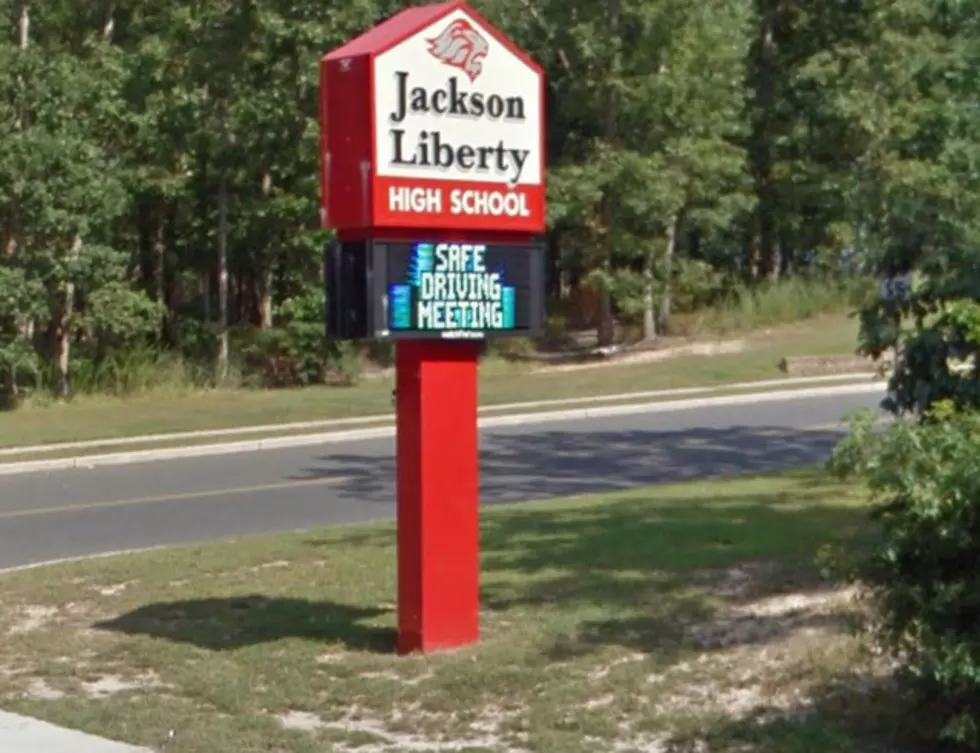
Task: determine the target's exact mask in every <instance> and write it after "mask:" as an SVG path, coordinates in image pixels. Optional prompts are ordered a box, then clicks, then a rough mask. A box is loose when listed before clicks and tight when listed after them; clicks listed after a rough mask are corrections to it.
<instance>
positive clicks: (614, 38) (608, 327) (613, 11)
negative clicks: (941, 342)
mask: <svg viewBox="0 0 980 753" xmlns="http://www.w3.org/2000/svg"><path fill="white" fill-rule="evenodd" d="M621 11H622V8H621V6H620V0H606V12H607V13H608V14H609V27H608V30H609V39H610V40H611V43H612V44H613V45H614V46H615V47H618V46H619V42H618V41H619V28H620V14H621ZM610 74H611V75H612V76H617V75H618V74H619V71H618V63H617V62H615V61H614V62H613V70H612V71H610ZM608 92H609V98H608V102H607V105H606V118H605V127H604V132H605V133H604V136H605V139H606V142H607V144H608V145H609V147H610V148H612V147H613V145H614V144H615V143H616V140H617V137H618V135H619V122H618V117H617V115H618V113H617V102H616V88H615V87H613V86H610V87H608ZM602 215H603V217H602V222H603V229H604V230H605V233H606V237H605V244H606V248H605V259H604V260H603V264H602V266H603V269H604V270H605V271H606V273H607V274H608V273H610V272H611V271H612V256H613V248H612V246H613V233H612V226H613V223H614V222H615V219H614V217H613V208H612V205H611V204H610V202H609V201H608V200H607V199H603V202H602ZM615 335H616V324H615V322H614V321H613V313H612V294H611V292H610V291H609V289H608V288H607V287H606V286H603V288H602V290H600V291H599V327H598V330H597V331H596V339H597V341H598V345H599V346H600V347H602V346H606V345H612V343H613V340H614V338H615Z"/></svg>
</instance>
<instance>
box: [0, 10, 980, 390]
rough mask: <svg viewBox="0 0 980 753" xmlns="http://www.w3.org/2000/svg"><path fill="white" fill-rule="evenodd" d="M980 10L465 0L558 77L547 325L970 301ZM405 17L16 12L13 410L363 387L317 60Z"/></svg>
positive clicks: (706, 324) (373, 351) (715, 320)
mask: <svg viewBox="0 0 980 753" xmlns="http://www.w3.org/2000/svg"><path fill="white" fill-rule="evenodd" d="M978 2H980V0H966V2H960V3H958V4H956V5H955V6H949V5H948V4H947V5H938V6H934V5H933V4H929V3H926V2H925V0H873V1H872V2H869V3H844V4H841V3H830V4H827V3H825V4H814V3H805V2H802V0H780V1H779V2H776V0H735V1H734V2H733V1H732V0H705V2H699V3H691V2H688V1H687V0H607V2H605V3H598V4H595V3H592V4H588V3H581V2H572V3H571V4H569V3H568V2H564V1H563V2H557V0H534V1H533V2H526V1H525V0H476V1H475V5H476V6H477V9H478V10H480V11H482V12H484V13H485V14H486V15H487V16H488V18H489V19H490V20H491V21H494V22H496V23H497V24H499V25H500V26H501V27H502V29H503V30H504V31H505V32H506V33H508V34H509V35H510V36H512V37H513V38H514V40H515V41H516V42H517V43H518V44H519V45H520V46H522V47H524V48H525V49H527V50H528V51H529V52H530V53H531V54H532V55H533V56H534V57H535V58H537V59H538V60H539V61H540V62H541V64H542V65H543V67H544V68H545V73H546V80H547V83H548V91H547V97H548V102H547V112H548V124H547V128H548V133H547V153H548V154H547V157H548V163H549V170H548V181H547V185H548V192H549V222H550V232H549V248H550V249H551V254H552V259H551V261H552V264H551V268H552V269H554V270H556V274H555V275H554V278H555V279H553V280H552V285H551V294H552V296H553V297H554V298H557V299H563V300H561V301H560V304H559V305H556V306H555V307H554V310H555V311H559V310H568V311H572V310H573V309H572V307H571V305H570V301H571V300H573V299H576V297H577V296H579V294H581V293H582V290H583V288H584V287H586V286H592V287H593V288H594V289H595V290H597V291H599V293H600V295H599V296H598V299H599V304H597V308H598V309H599V313H598V315H597V316H590V317H582V318H588V319H589V320H590V321H593V322H594V321H595V320H596V319H597V318H598V319H600V320H601V321H600V324H601V325H602V327H600V328H601V329H603V330H604V331H609V332H612V331H614V328H613V327H612V326H608V327H607V326H606V325H611V324H612V321H611V319H612V317H613V316H615V317H618V318H619V319H621V320H622V321H621V323H622V324H626V325H636V324H638V323H639V324H641V325H642V326H643V327H644V328H645V329H647V330H649V328H650V324H651V323H652V322H654V320H656V324H657V326H656V327H655V329H657V330H658V331H667V332H670V331H678V330H680V329H683V326H682V325H683V324H684V322H685V321H687V322H690V321H695V322H697V327H699V328H701V329H708V330H711V331H719V332H721V331H736V330H742V329H746V328H749V327H751V326H759V325H769V324H777V323H781V322H784V321H787V320H789V319H794V318H798V317H800V316H809V315H812V314H814V313H817V312H819V311H821V310H827V309H837V308H841V307H842V306H843V305H844V302H845V300H846V301H851V300H852V295H851V292H852V291H851V287H850V286H851V283H850V282H849V281H848V280H849V279H850V277H848V276H847V274H853V273H864V272H867V271H868V270H869V269H872V268H873V267H875V265H877V264H879V263H880V264H881V266H882V269H888V270H891V271H896V270H897V271H903V270H904V269H906V268H910V267H914V268H916V269H923V270H924V269H925V268H926V267H927V266H928V265H935V264H936V263H939V262H938V261H937V260H942V259H945V260H946V261H945V262H944V263H945V264H946V266H945V267H944V269H945V270H946V271H945V272H942V273H937V272H930V273H929V275H931V276H932V277H933V278H934V281H933V282H931V283H929V284H931V285H933V286H936V285H938V284H939V282H938V280H939V279H940V278H943V275H945V278H944V279H947V280H948V284H947V285H946V288H945V289H944V290H942V291H939V290H938V289H937V290H936V293H935V296H938V297H942V298H944V300H945V299H951V297H956V296H958V297H966V298H970V294H969V293H968V292H964V291H965V290H967V289H969V286H970V285H972V284H973V282H972V281H971V277H970V275H969V274H964V273H963V270H966V269H969V270H972V269H973V267H974V266H976V265H975V262H974V261H972V260H971V259H970V256H969V254H968V253H967V252H966V251H964V250H963V249H970V248H978V247H980V246H978V244H977V243H976V241H977V240H978V233H977V228H978V221H977V219H976V218H977V217H980V211H978V210H980V204H978V203H977V202H980V184H978V183H977V181H978V180H980V175H978V173H977V171H976V170H975V168H974V166H975V165H977V164H980V161H978V159H980V153H978V151H977V144H978V142H980V120H978V119H977V118H976V117H975V116H976V108H975V103H976V102H977V101H978V99H980V98H978V97H977V94H978V92H977V88H978V84H977V77H976V76H975V75H974V73H973V72H974V71H975V70H976V69H977V67H978V64H980V53H978V52H977V45H975V44H971V39H972V38H973V37H971V35H974V36H975V34H976V31H977V20H976V19H977V18H980V13H977V10H978V8H977V3H978ZM398 7H400V6H399V5H398V4H396V3H392V2H391V1H390V0H365V1H364V2H358V3H353V4H351V3H338V2H334V1H333V0H327V1H326V2H307V1H306V0H301V1H300V2H289V3H286V2H283V1H282V0H256V1H255V2H249V3H237V2H230V0H202V2H198V3H195V4H192V5H188V4H186V3H172V2H161V0H149V2H144V3H140V4H138V5H134V4H132V3H129V4H127V3H123V4H104V3H103V4H98V3H96V4H94V5H93V4H84V3H82V4H78V3H76V4H74V5H73V4H68V3H48V4H41V5H38V4H29V3H21V4H18V3H12V4H11V3H7V4H6V5H5V6H4V8H5V11H4V13H2V14H0V266H2V268H3V269H4V270H10V271H9V272H5V276H4V277H3V278H0V290H5V289H7V288H8V287H11V286H13V287H18V288H19V290H24V291H27V290H29V291H31V292H30V295H27V296H20V294H19V293H18V296H20V297H19V298H16V300H17V301H19V302H18V303H16V306H18V307H20V308H17V309H16V310H15V311H13V313H9V314H3V312H2V311H0V320H2V321H0V349H2V350H3V352H4V355H3V356H2V358H3V359H5V360H4V361H3V364H4V365H3V371H4V374H5V375H4V376H3V377H2V379H3V380H4V381H3V383H2V385H0V387H2V389H3V390H4V394H7V395H8V397H13V396H16V395H19V394H22V393H23V392H24V391H25V390H27V389H32V390H35V391H36V390H38V389H45V390H52V391H54V392H56V393H57V394H59V395H63V394H64V392H65V390H70V391H72V392H76V393H77V392H79V391H87V390H101V389H109V390H111V391H113V392H120V391H123V392H125V391H128V390H132V389H140V387H139V385H149V386H154V385H157V384H158V383H159V382H158V381H157V380H156V378H155V377H154V376H153V373H154V370H156V373H157V374H159V375H160V377H159V378H160V379H161V380H164V381H167V380H171V379H172V380H187V384H188V385H211V384H215V383H216V382H217V381H218V380H219V379H220V380H221V381H223V383H226V384H227V383H232V384H233V383H235V382H238V381H241V382H242V383H246V384H253V385H269V386H271V385H276V386H287V385H302V384H312V383H319V382H323V381H328V382H337V383H349V382H351V381H352V380H354V379H356V378H357V374H358V373H359V369H360V364H361V360H362V359H361V357H362V355H363V352H358V351H357V350H356V349H355V348H353V347H351V346H349V345H341V344H338V343H325V342H324V341H323V338H322V336H321V330H322V325H321V322H322V316H321V314H320V311H322V295H321V292H320V291H321V289H322V280H321V263H320V253H321V247H322V243H323V240H324V233H323V231H322V230H321V229H320V228H319V217H318V199H319V196H318V193H319V186H318V173H319V165H318V159H319V157H318V155H319V141H318V108H317V95H318V88H319V77H318V68H317V66H318V61H319V59H320V57H321V55H322V54H323V53H324V51H326V50H329V49H331V48H333V47H334V46H336V45H338V44H340V43H341V42H343V41H344V40H346V39H348V38H349V37H350V36H352V35H353V34H355V33H357V32H360V31H362V30H364V29H365V28H367V27H368V26H370V25H371V24H372V23H374V22H376V21H377V20H378V19H380V18H383V17H385V16H388V15H390V14H391V13H392V12H393V11H395V10H397V9H398ZM22 19H26V20H28V21H29V24H28V25H27V26H26V27H25V26H22V25H21V20H22ZM222 218H224V220H225V221H222ZM954 254H955V255H954ZM845 256H846V259H845V258H844V257H845ZM957 265H958V266H957ZM844 267H848V269H849V270H850V272H847V270H845V269H844ZM971 274H972V273H971ZM15 279H16V280H17V282H16V283H15V282H11V281H13V280H15ZM957 282H959V283H962V285H965V286H966V287H963V288H962V289H961V290H960V292H959V293H956V291H955V290H954V288H955V285H954V283H957ZM821 286H822V287H823V290H822V291H819V290H818V288H820V287H821ZM223 287H225V289H224V293H226V294H227V295H224V294H223V292H222V289H223ZM961 287H962V286H961ZM804 288H805V290H804ZM605 293H608V296H606V295H605ZM586 297H587V295H586ZM28 299H29V300H28ZM607 299H608V300H607ZM777 299H780V300H777ZM7 300H8V301H10V300H14V299H11V298H9V297H8V299H7ZM937 300H938V299H937ZM923 301H925V299H923ZM607 304H609V305H607ZM923 305H927V304H926V303H925V302H924V303H923ZM928 305H932V304H928ZM894 313H895V312H894V311H891V312H884V313H882V312H877V313H876V310H872V309H870V308H869V309H868V311H867V312H865V322H866V327H865V333H866V339H867V344H868V347H869V348H870V347H878V346H879V345H881V346H884V345H887V343H888V342H891V341H894V338H895V337H897V336H898V335H897V333H898V332H899V330H900V329H901V327H900V326H899V323H896V320H895V319H894V316H893V314H894ZM937 314H938V309H933V310H932V313H931V314H930V316H934V317H935V316H936V315H937ZM654 315H655V316H654ZM671 316H675V319H674V321H671V319H670V317H671ZM913 316H914V313H910V310H909V311H905V312H904V313H902V317H904V318H905V319H908V318H909V317H913ZM889 317H891V318H889ZM930 321H931V320H930ZM903 326H904V325H903ZM944 326H945V327H946V328H947V330H949V331H950V332H952V330H953V329H955V328H956V327H959V326H960V325H956V324H951V323H946V324H945V325H944ZM565 329H567V327H566V323H565V322H561V323H557V324H556V325H555V326H551V327H550V332H549V335H548V337H546V338H545V340H546V341H547V342H548V343H549V344H555V343H557V342H559V341H565V340H567V339H568V338H566V337H565V334H564V330H565ZM647 334H650V335H653V334H655V333H649V332H648V333H647ZM944 337H945V335H944ZM949 337H950V338H951V339H949V340H948V342H947V344H945V345H942V346H941V348H940V350H941V349H942V348H946V349H947V350H950V351H953V350H957V349H958V350H959V351H964V352H965V351H967V350H969V346H967V345H960V344H952V343H959V341H958V340H957V338H958V337H960V336H959V335H953V334H951V335H950V336H949ZM934 339H935V338H934ZM934 339H933V340H934ZM933 340H930V341H929V342H930V344H929V345H928V348H926V346H925V345H923V346H921V348H919V350H921V351H922V353H923V355H918V356H915V358H916V359H917V360H915V363H916V364H918V363H929V364H934V363H939V361H941V358H940V353H939V351H938V350H936V346H935V344H934V342H933ZM944 342H946V341H944ZM539 344H540V343H530V342H524V343H517V342H515V343H510V344H507V345H502V346H500V347H503V348H505V349H506V348H510V349H512V350H513V349H514V348H524V349H527V348H533V347H537V346H538V345H539ZM917 347H919V346H915V345H914V344H913V347H912V348H911V352H913V353H915V352H918V351H917V350H916V348H917ZM923 349H925V350H923ZM367 350H368V356H370V357H371V358H374V359H380V360H381V361H383V362H390V346H380V345H378V344H376V343H374V344H371V345H369V346H368V347H367ZM926 350H928V352H926ZM910 363H912V361H910ZM174 364H181V365H180V366H175V365H174ZM154 365H156V366H154ZM157 367H159V368H157ZM915 369H920V367H919V366H916V367H915ZM129 370H131V371H132V374H131V375H128V376H127V375H124V374H123V373H122V372H124V371H129ZM919 373H920V371H915V374H919ZM903 378H904V377H903ZM931 378H932V377H930V379H931ZM944 379H945V377H944ZM957 379H959V378H958V377H957ZM910 380H911V381H910ZM921 381H922V379H921V378H920V377H919V376H914V377H910V378H909V379H907V380H906V381H905V382H903V383H902V385H901V390H900V392H901V393H902V394H903V395H904V394H913V393H915V394H918V393H919V392H921V387H920V386H919V383H920V382H921ZM934 381H936V380H934ZM960 381H961V382H962V380H960ZM906 383H907V384H906ZM937 383H938V382H937ZM944 384H945V383H944ZM148 388H149V387H148ZM969 389H971V388H968V387H967V386H965V385H964V384H961V383H959V382H958V383H957V384H956V386H955V389H954V388H952V387H948V386H947V387H943V388H941V389H936V390H933V391H932V392H930V393H929V394H933V393H934V394H935V395H936V396H938V397H942V396H949V395H953V394H956V395H958V397H957V399H958V400H962V399H966V398H964V397H962V396H961V395H962V394H963V393H965V392H968V391H969ZM929 399H933V398H931V397H930V398H929ZM970 399H972V398H970Z"/></svg>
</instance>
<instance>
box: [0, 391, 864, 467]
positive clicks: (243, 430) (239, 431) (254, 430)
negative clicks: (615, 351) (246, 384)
mask: <svg viewBox="0 0 980 753" xmlns="http://www.w3.org/2000/svg"><path fill="white" fill-rule="evenodd" d="M870 380H871V375H869V374H866V373H861V372H859V373H853V374H832V375H829V376H818V377H791V378H788V379H787V378H783V379H765V380H762V381H756V382H735V383H733V384H720V385H715V386H711V387H681V388H676V389H671V390H648V391H645V392H627V393H622V394H619V395H591V396H589V397H572V398H562V399H558V400H534V401H531V402H522V403H500V404H497V405H483V406H480V414H481V415H483V414H485V413H505V412H506V413H513V412H515V411H520V410H523V409H526V408H534V409H537V408H546V407H549V406H552V407H556V408H557V407H558V406H570V405H597V404H599V403H613V402H616V403H621V402H623V401H634V402H639V401H642V400H648V399H653V398H669V397H686V396H694V395H710V394H712V393H716V392H722V391H728V390H762V389H768V388H770V387H796V386H806V385H817V384H825V383H832V382H857V381H866V382H867V381H870ZM393 420H394V414H393V413H378V414H375V415H373V416H358V417H356V418H334V419H324V420H319V421H295V422H292V423H287V424H265V425H260V426H237V427H234V428H230V429H203V430H200V431H183V432H176V433H170V434H143V435H140V436H135V437H111V438H106V439H94V440H87V441H81V442H56V443H53V444H43V445H29V446H24V447H3V448H0V458H2V457H5V456H6V457H9V456H11V455H34V454H37V455H41V454H45V453H50V452H61V451H63V450H92V449H95V448H98V447H120V446H131V445H137V444H152V443H154V442H180V441H183V440H194V439H213V438H216V437H235V436H242V435H244V434H260V435H261V434H266V435H268V434H281V433H282V432H287V431H302V430H304V429H309V430H313V429H322V430H323V431H326V430H333V429H339V428H341V427H354V426H362V425H364V424H377V423H379V422H382V421H393Z"/></svg>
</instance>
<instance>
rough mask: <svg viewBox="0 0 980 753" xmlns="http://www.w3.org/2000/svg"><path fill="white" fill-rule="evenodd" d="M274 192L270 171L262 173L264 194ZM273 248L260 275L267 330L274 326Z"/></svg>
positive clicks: (261, 306) (261, 312) (262, 315)
mask: <svg viewBox="0 0 980 753" xmlns="http://www.w3.org/2000/svg"><path fill="white" fill-rule="evenodd" d="M271 194H272V175H270V174H269V173H268V172H264V173H262V195H263V196H264V197H265V198H266V199H268V198H269V196H270V195H271ZM272 250H273V249H272V248H271V247H269V248H267V249H266V250H265V254H264V259H265V262H266V263H265V269H264V271H262V272H261V273H260V274H259V275H258V279H257V282H258V288H259V290H258V293H259V296H258V297H259V301H258V303H259V305H258V309H259V329H262V330H266V329H269V328H270V327H272V277H273V275H272V255H273V254H272Z"/></svg>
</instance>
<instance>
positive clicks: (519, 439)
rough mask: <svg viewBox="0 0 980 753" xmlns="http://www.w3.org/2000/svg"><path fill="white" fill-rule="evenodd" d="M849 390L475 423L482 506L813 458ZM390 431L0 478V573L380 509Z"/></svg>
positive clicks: (352, 517) (850, 399) (382, 514)
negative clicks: (508, 423) (578, 417)
mask: <svg viewBox="0 0 980 753" xmlns="http://www.w3.org/2000/svg"><path fill="white" fill-rule="evenodd" d="M879 400H880V396H879V395H875V394H867V393H865V394H859V395H848V396H839V395H838V396H832V397H819V398H812V397H811V398H796V399H793V400H786V401H779V402H768V403H758V404H755V405H737V406H727V407H710V408H700V409H691V410H684V411H676V412H668V413H648V414H637V415H635V416H625V417H622V416H620V417H615V418H607V419H590V420H588V421H562V422H552V423H536V424H528V425H524V426H514V427H500V428H495V429H487V430H485V431H483V432H482V436H481V462H482V467H481V482H482V500H483V502H484V503H485V504H492V503H500V502H510V501H521V500H529V499H541V498H548V497H556V496H564V495H568V494H576V493H582V492H587V491H601V490H611V489H621V488H626V487H630V486H639V485H644V484H653V483H657V482H661V481H669V480H678V479H686V478H695V477H704V476H710V475H717V474H724V473H731V472H736V471H752V470H760V471H761V470H767V469H774V468H780V467H787V466H791V465H799V464H806V463H812V462H819V461H822V460H823V459H825V458H826V457H827V453H828V451H829V450H830V448H831V447H832V446H833V444H834V443H835V442H836V441H837V439H839V437H840V436H841V434H842V431H843V429H842V427H841V428H838V427H835V426H834V425H835V424H837V422H838V421H839V420H840V418H841V417H842V416H843V415H844V414H845V413H846V412H848V411H850V410H853V409H855V408H859V407H875V406H876V405H877V403H878V401H879ZM393 451H394V440H393V439H381V440H377V439H374V440H363V441H355V442H350V443H346V444H332V445H321V446H319V447H303V448H292V449H284V450H273V451H264V452H254V453H244V454H239V455H225V456H213V457H202V458H191V459H181V460H167V461H160V462H152V463H136V464H132V465H122V466H109V467H99V468H91V469H72V470H65V471H55V472H50V473H31V474H26V475H22V476H3V477H0V569H2V568H8V567H14V566H19V565H26V564H32V563H36V562H44V561H48V560H53V559H58V558H64V557H76V556H82V555H88V554H97V553H103V552H111V551H117V550H120V549H130V548H139V547H149V546H156V545H162V544H176V543H187V542H195V541H202V540H211V539H218V538H224V537H229V536H239V535H247V534H255V533H263V532H269V531H281V530H290V529H296V528H307V527H316V526H323V525H331V524H336V523H350V522H355V521H367V520H372V519H378V518H387V517H390V516H392V515H393V513H394V487H393V483H394V453H393Z"/></svg>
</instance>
